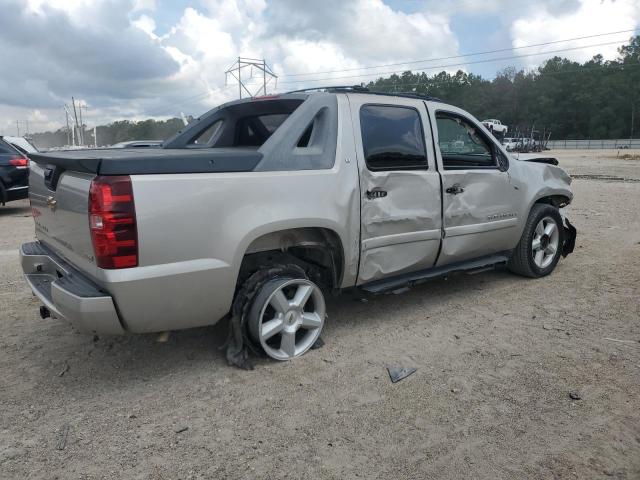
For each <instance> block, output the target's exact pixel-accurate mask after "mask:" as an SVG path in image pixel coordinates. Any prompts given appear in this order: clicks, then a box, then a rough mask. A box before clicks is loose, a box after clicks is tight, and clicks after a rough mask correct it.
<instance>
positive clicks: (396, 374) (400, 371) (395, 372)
mask: <svg viewBox="0 0 640 480" xmlns="http://www.w3.org/2000/svg"><path fill="white" fill-rule="evenodd" d="M417 370H418V369H417V368H412V367H409V368H406V367H387V372H389V378H390V379H391V383H396V382H399V381H400V380H402V379H404V378H407V377H408V376H409V375H411V374H412V373H415V372H416V371H417Z"/></svg>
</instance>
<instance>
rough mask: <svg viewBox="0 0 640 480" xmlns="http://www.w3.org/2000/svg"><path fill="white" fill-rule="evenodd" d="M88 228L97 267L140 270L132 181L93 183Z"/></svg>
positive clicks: (110, 178) (119, 178) (122, 178)
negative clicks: (138, 268) (137, 267)
mask: <svg viewBox="0 0 640 480" xmlns="http://www.w3.org/2000/svg"><path fill="white" fill-rule="evenodd" d="M89 227H90V229H91V240H92V242H93V251H94V253H95V257H96V264H97V265H98V267H100V268H109V269H112V268H129V267H136V266H138V229H137V226H136V209H135V204H134V201H133V188H132V186H131V177H129V176H128V175H117V176H98V177H96V178H94V179H93V181H92V182H91V188H90V190H89Z"/></svg>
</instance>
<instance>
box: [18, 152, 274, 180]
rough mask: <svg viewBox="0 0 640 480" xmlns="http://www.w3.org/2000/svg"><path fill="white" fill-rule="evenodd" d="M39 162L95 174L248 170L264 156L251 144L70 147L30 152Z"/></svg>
mask: <svg viewBox="0 0 640 480" xmlns="http://www.w3.org/2000/svg"><path fill="white" fill-rule="evenodd" d="M30 158H31V159H32V160H33V161H34V162H36V163H38V164H40V165H47V166H51V167H57V168H58V169H59V170H62V171H64V170H69V171H74V172H80V173H90V174H96V175H143V174H162V173H216V172H249V171H252V170H253V169H254V168H255V166H256V165H257V164H258V163H259V162H260V160H261V159H262V154H261V153H260V152H258V151H257V150H255V149H251V148H206V149H205V148H198V149H195V148H194V149H184V148H181V149H177V148H176V149H171V148H157V149H149V150H146V149H145V150H141V149H135V148H124V149H95V150H67V151H56V152H48V153H37V154H31V155H30Z"/></svg>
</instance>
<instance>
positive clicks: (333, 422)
mask: <svg viewBox="0 0 640 480" xmlns="http://www.w3.org/2000/svg"><path fill="white" fill-rule="evenodd" d="M624 153H630V152H629V151H626V152H624ZM636 153H637V152H636ZM551 154H552V155H555V156H557V157H558V158H559V159H560V161H561V165H562V166H564V167H565V168H566V169H567V170H568V171H569V172H570V173H572V174H575V175H579V176H581V177H580V178H579V179H576V180H575V181H574V192H575V196H576V197H575V201H574V203H573V204H572V205H571V206H570V207H569V208H568V209H567V215H568V216H569V218H570V219H571V220H572V221H573V223H574V224H575V225H576V227H577V228H578V232H579V233H578V241H577V246H576V251H575V253H574V254H573V255H571V256H569V257H568V258H567V259H564V260H562V261H561V262H560V264H559V267H558V268H557V270H556V271H555V273H554V274H553V275H551V276H550V277H548V278H545V279H542V280H530V279H524V278H520V277H516V276H513V275H511V274H509V273H508V272H506V271H494V272H488V273H483V274H479V275H475V276H456V277H451V278H449V279H447V280H437V281H432V282H429V283H427V284H425V285H422V286H420V287H416V288H413V289H411V290H410V291H409V292H407V293H404V294H402V295H383V296H364V295H360V294H349V295H343V296H341V297H339V298H335V299H331V300H330V301H329V305H328V308H329V319H328V322H327V326H326V328H325V332H324V335H323V338H324V340H325V342H326V345H325V346H324V347H323V348H321V349H319V350H314V351H311V352H309V353H308V354H307V355H305V356H304V357H302V358H300V359H298V360H296V361H295V362H292V363H275V362H272V361H268V360H266V359H262V360H258V361H257V366H256V369H255V370H254V371H251V372H246V371H241V370H238V369H235V368H231V367H228V366H227V365H226V362H225V360H224V356H223V353H222V351H220V350H219V349H218V347H219V346H220V344H221V343H222V341H223V339H224V335H225V332H226V325H224V324H220V325H218V326H216V327H213V328H207V329H199V330H191V331H183V332H176V333H174V334H173V335H172V336H171V338H170V340H169V341H168V342H167V343H164V344H160V343H156V342H155V338H156V337H155V336H151V335H148V336H131V337H118V338H116V337H112V338H108V337H104V338H103V337H100V338H92V337H91V336H86V335H81V334H78V333H75V332H74V331H72V329H71V328H70V327H69V326H68V325H66V324H65V323H63V322H61V321H57V320H55V321H54V320H46V321H44V320H41V319H40V318H39V316H38V313H37V308H38V302H37V301H36V300H35V299H34V297H32V295H31V293H30V291H29V290H28V288H27V286H26V284H25V283H24V281H23V279H22V277H21V273H20V268H19V265H18V256H17V248H18V246H19V245H20V243H22V242H25V241H29V240H31V239H32V238H33V225H32V220H31V218H30V216H29V210H28V208H27V207H28V204H27V203H26V202H19V203H14V204H10V205H9V206H7V207H4V208H3V207H0V319H1V321H2V330H1V333H0V478H2V479H52V478H58V479H94V478H95V479H98V478H107V479H112V478H127V479H190V478H247V479H253V478H290V479H297V478H331V479H350V478H381V479H382V478H384V479H387V478H389V479H398V478H445V479H460V478H477V479H492V480H493V479H539V478H576V479H587V478H619V479H638V478H640V343H639V341H640V286H639V283H640V213H639V209H640V161H638V160H635V161H634V160H619V159H615V158H611V157H615V154H616V152H607V151H604V152H603V151H591V152H584V151H569V152H562V151H557V152H551ZM603 175H605V176H609V177H610V176H615V177H619V178H618V179H613V180H612V179H603V178H602V176H603ZM388 365H398V366H407V367H416V368H417V369H418V370H417V372H416V373H415V374H413V375H412V376H410V377H408V378H406V379H405V380H403V381H401V382H399V383H396V384H391V382H390V381H389V378H388V376H387V372H386V370H385V367H386V366H388ZM571 392H573V393H575V394H577V396H578V397H580V398H581V399H579V400H576V399H572V398H570V393H571Z"/></svg>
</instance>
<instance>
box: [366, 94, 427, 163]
mask: <svg viewBox="0 0 640 480" xmlns="http://www.w3.org/2000/svg"><path fill="white" fill-rule="evenodd" d="M360 129H361V132H362V147H363V149H364V158H365V161H366V163H367V167H368V168H369V169H370V170H414V169H425V168H427V154H426V149H425V145H424V131H423V129H422V122H421V120H420V114H419V113H418V111H417V110H416V109H414V108H410V107H398V106H392V105H364V106H363V107H362V108H361V109H360Z"/></svg>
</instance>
